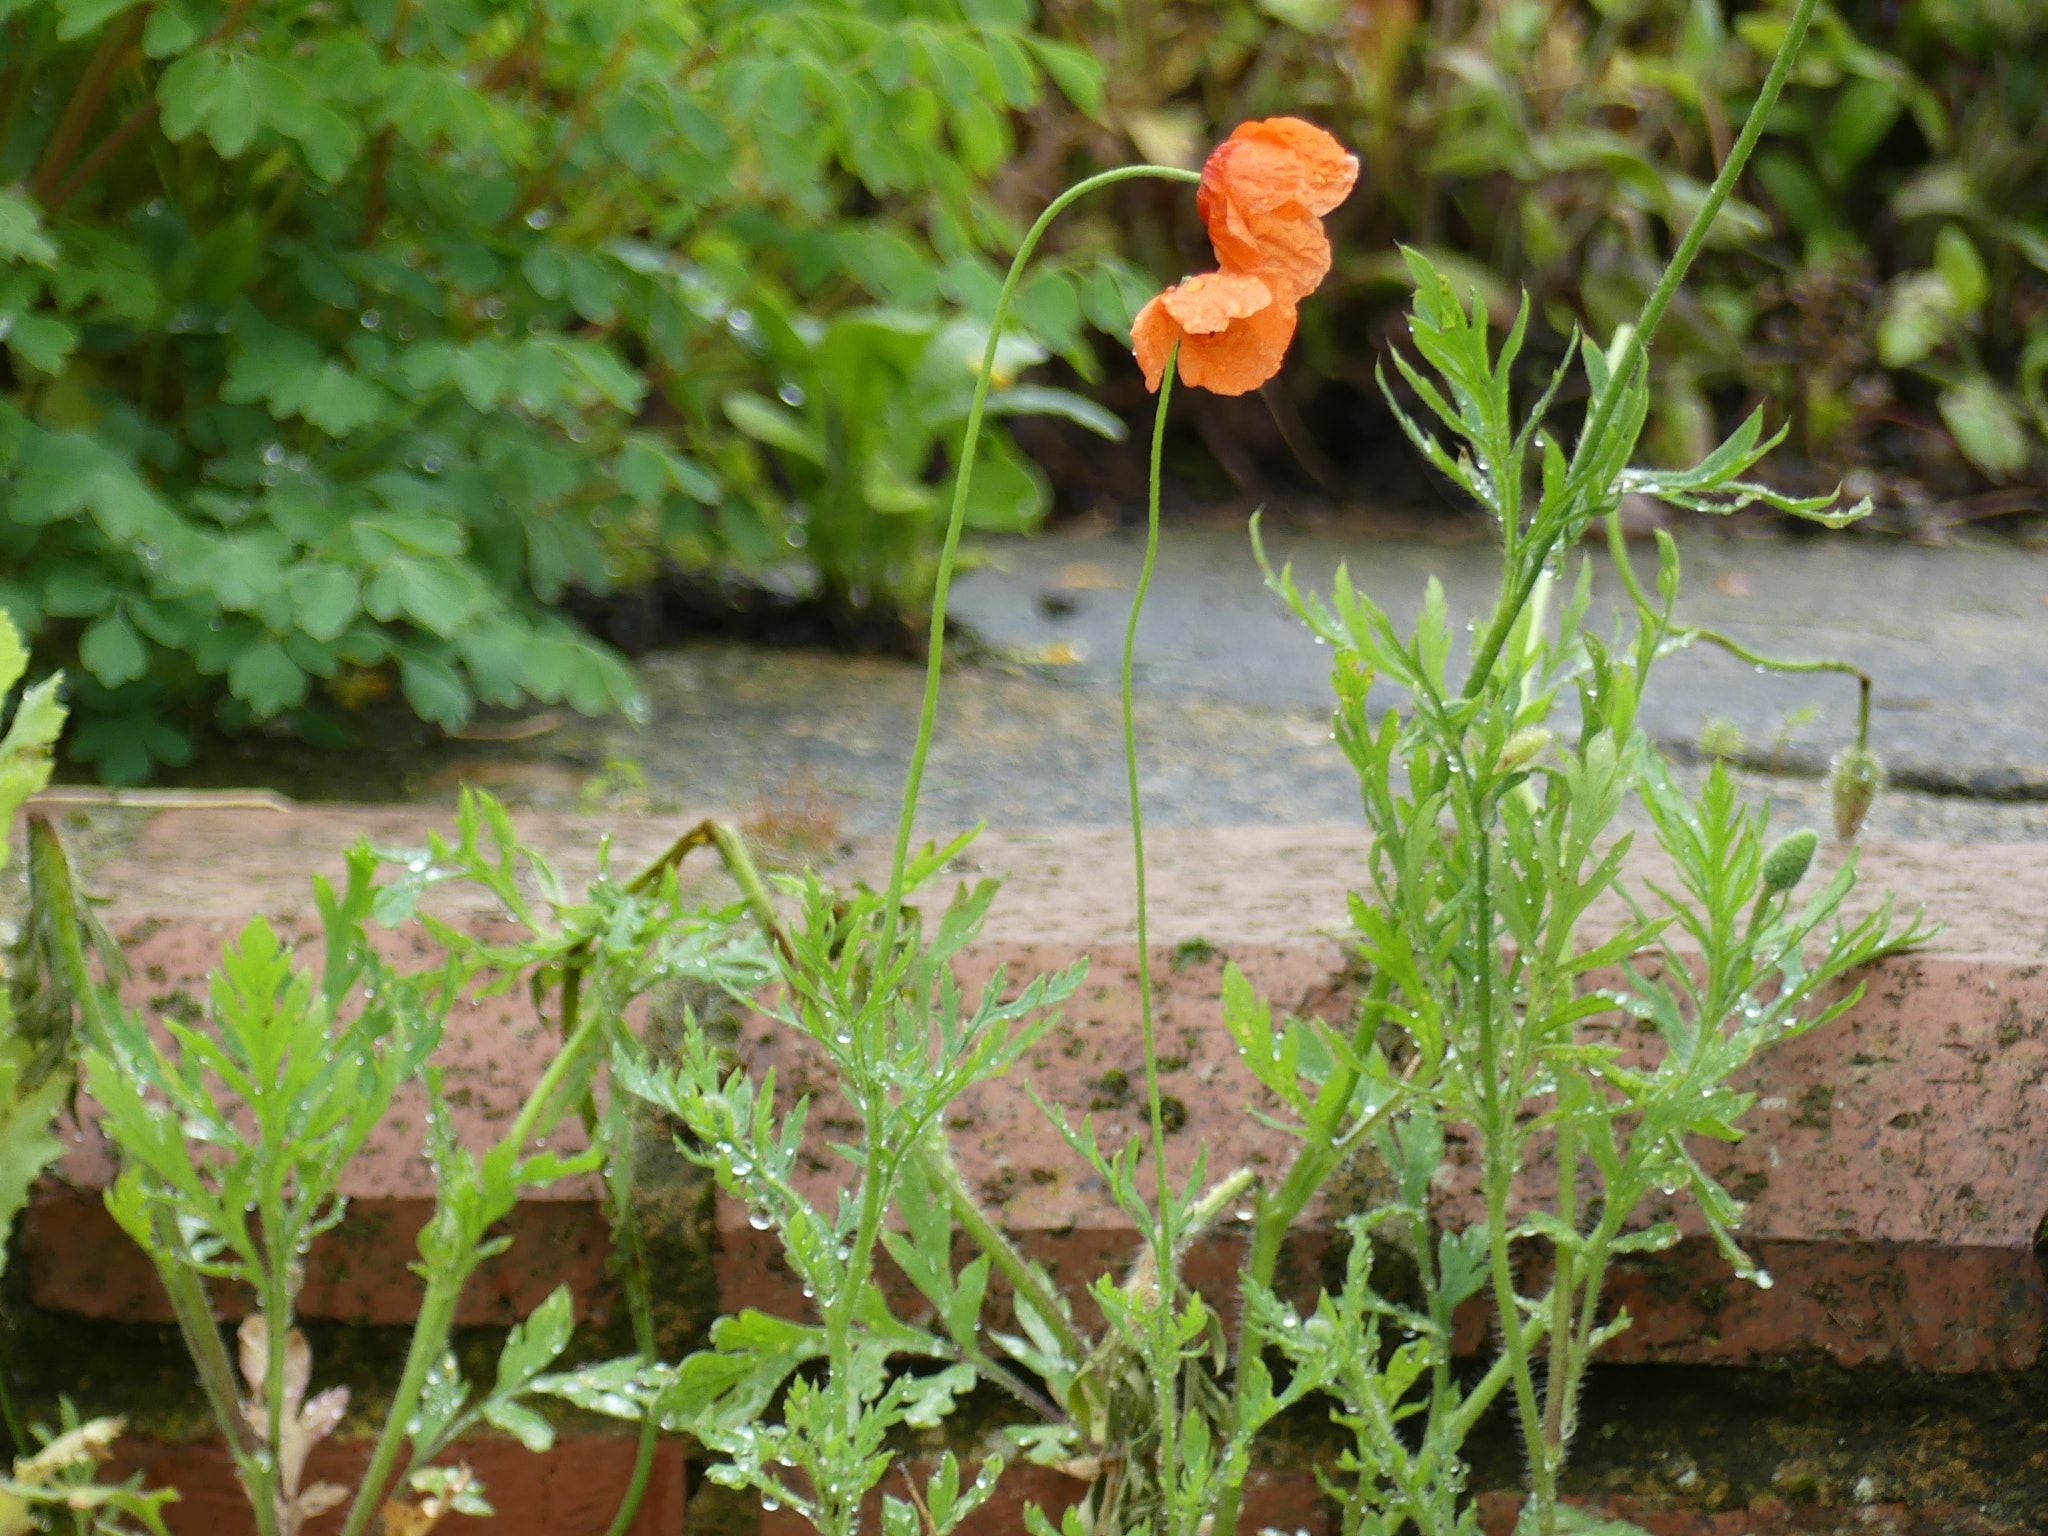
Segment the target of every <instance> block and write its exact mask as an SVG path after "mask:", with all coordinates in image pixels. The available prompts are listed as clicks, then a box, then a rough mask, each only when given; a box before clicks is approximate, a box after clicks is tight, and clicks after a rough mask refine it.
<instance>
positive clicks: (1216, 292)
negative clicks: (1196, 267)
mask: <svg viewBox="0 0 2048 1536" xmlns="http://www.w3.org/2000/svg"><path fill="white" fill-rule="evenodd" d="M1159 302H1160V303H1161V304H1163V305H1165V306H1166V312H1167V313H1168V314H1169V315H1171V316H1173V319H1174V323H1175V324H1176V325H1178V326H1179V327H1180V328H1181V329H1182V330H1183V331H1186V332H1187V333H1188V334H1189V335H1190V336H1214V335H1216V334H1218V333H1219V332H1222V331H1225V330H1228V329H1229V327H1230V325H1231V322H1232V321H1236V320H1242V319H1244V318H1246V317H1247V316H1249V315H1256V314H1258V313H1259V312H1260V311H1261V310H1263V309H1267V308H1269V307H1271V305H1272V303H1273V290H1272V289H1271V288H1269V287H1268V286H1267V285H1266V283H1265V282H1264V281H1263V280H1262V279H1260V278H1259V277H1256V276H1254V275H1253V274H1251V273H1248V272H1204V273H1202V274H1201V275H1200V276H1198V277H1190V278H1187V279H1185V280H1184V281H1182V282H1180V283H1177V284H1175V285H1174V286H1173V287H1171V288H1169V289H1167V290H1166V292H1164V293H1162V294H1161V295H1160V296H1159Z"/></svg>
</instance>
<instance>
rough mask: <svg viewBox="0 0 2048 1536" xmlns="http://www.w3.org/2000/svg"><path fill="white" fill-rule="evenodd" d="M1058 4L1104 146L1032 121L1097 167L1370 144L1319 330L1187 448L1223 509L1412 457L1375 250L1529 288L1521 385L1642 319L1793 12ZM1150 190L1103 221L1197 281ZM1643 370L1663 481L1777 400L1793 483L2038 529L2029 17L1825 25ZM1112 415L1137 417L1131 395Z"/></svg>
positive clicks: (1250, 0) (2042, 204)
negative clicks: (1232, 484) (1251, 136)
mask: <svg viewBox="0 0 2048 1536" xmlns="http://www.w3.org/2000/svg"><path fill="white" fill-rule="evenodd" d="M1055 3H1056V15H1057V20H1056V22H1052V23H1049V25H1050V26H1054V27H1055V28H1056V29H1058V30H1061V31H1062V34H1063V35H1066V36H1070V37H1072V38H1075V39H1076V40H1085V41H1086V42H1088V43H1089V45H1090V46H1091V47H1092V48H1094V49H1095V50H1096V51H1097V52H1098V53H1099V54H1100V56H1101V57H1102V58H1103V60H1104V64H1105V74H1106V78H1107V79H1108V80H1109V81H1110V88H1109V102H1108V107H1107V110H1106V112H1105V117H1106V118H1107V121H1108V126H1107V127H1104V126H1099V125H1096V124H1092V123H1089V122H1087V121H1085V120H1083V119H1081V118H1080V117H1079V116H1077V115H1076V114H1073V113H1071V112H1061V111H1059V110H1057V109H1056V108H1052V107H1047V108H1044V109H1041V111H1040V113H1039V127H1038V133H1039V135H1040V136H1041V138H1042V139H1044V140H1045V141H1047V142H1059V143H1063V144H1065V145H1066V146H1067V147H1068V148H1070V149H1072V150H1075V151H1077V152H1079V153H1081V154H1083V155H1085V156H1086V157H1087V158H1089V159H1091V160H1094V161H1099V162H1100V163H1104V164H1112V163H1118V162H1120V161H1122V160H1123V159H1126V158H1128V156H1129V149H1130V147H1131V146H1135V147H1136V148H1137V149H1138V150H1139V151H1141V152H1142V153H1144V154H1145V155H1147V156H1148V157H1149V158H1153V159H1157V160H1162V161H1165V162H1168V163H1175V164H1184V165H1192V164H1195V163H1198V162H1199V160H1200V157H1201V155H1202V154H1203V153H1205V152H1206V149H1207V146H1208V145H1209V144H1210V143H1212V142H1214V141H1215V140H1217V139H1219V138H1221V137H1222V135H1223V134H1224V133H1226V132H1227V131H1228V130H1229V128H1230V126H1231V125H1232V124H1234V123H1236V122H1239V121H1241V120H1243V119H1247V118H1253V117H1259V116H1262V115H1266V114H1270V113H1274V112H1282V111H1285V112H1293V113H1299V114H1301V115H1304V116H1308V117H1311V118H1313V119H1315V120H1317V121H1319V122H1322V123H1324V124H1325V125H1326V126H1328V127H1329V128H1331V129H1332V130H1333V131H1334V132H1336V133H1337V134H1338V135H1339V136H1340V137H1341V138H1343V139H1344V140H1345V142H1346V143H1349V144H1353V145H1356V146H1357V147H1358V151H1359V154H1360V156H1361V158H1362V159H1363V161H1364V162H1365V172H1364V175H1363V176H1362V177H1361V179H1360V182H1359V189H1358V192H1357V193H1356V194H1355V195H1354V196H1353V197H1352V198H1351V199H1350V201H1349V202H1348V203H1347V204H1346V205H1345V207H1344V209H1343V210H1342V211H1341V212H1340V213H1339V214H1338V215H1337V217H1336V220H1335V221H1334V225H1333V229H1332V234H1333V237H1334V238H1335V240H1336V243H1337V246H1338V264H1337V268H1336V270H1335V272H1334V273H1333V274H1332V277H1331V280H1330V282H1329V283H1328V284H1326V285H1325V287H1324V289H1323V294H1324V296H1325V298H1326V299H1327V300H1328V302H1327V303H1326V304H1324V305H1322V306H1320V315H1319V316H1318V317H1306V324H1305V338H1304V340H1305V345H1304V346H1303V347H1302V348H1301V349H1299V353H1298V359H1297V361H1296V363H1295V364H1294V366H1293V367H1292V368H1291V370H1290V372H1289V374H1288V375H1287V377H1286V378H1285V379H1284V380H1283V381H1281V382H1280V383H1279V384H1276V385H1274V386H1271V387H1269V389H1268V390H1267V392H1266V398H1265V399H1264V400H1263V401H1246V402H1241V403H1239V404H1238V405H1236V406H1234V407H1233V406H1231V405H1229V404H1227V403H1225V402H1220V401H1218V402H1205V403H1204V407H1203V408H1204V409H1205V410H1206V411H1207V412H1208V413H1209V415H1210V420H1208V421H1206V422H1204V423H1203V433H1202V435H1203V438H1204V440H1205V442H1207V444H1208V445H1209V447H1210V448H1211V449H1212V452H1213V454H1214V457H1215V458H1216V459H1217V461H1218V462H1219V464H1220V466H1221V467H1222V469H1223V470H1224V471H1225V473H1226V474H1227V475H1229V476H1231V477H1232V478H1235V479H1237V480H1239V482H1240V484H1241V486H1243V487H1244V488H1251V487H1250V486H1249V485H1246V484H1245V482H1247V481H1249V480H1255V479H1257V478H1258V477H1260V476H1261V475H1262V474H1264V473H1266V472H1269V471H1270V472H1275V473H1282V474H1285V475H1287V476H1291V477H1292V478H1294V479H1296V480H1297V481H1300V480H1303V479H1308V480H1316V479H1320V480H1324V481H1326V482H1328V486H1329V488H1330V489H1332V490H1338V491H1340V492H1341V489H1342V484H1341V482H1342V480H1343V478H1344V476H1343V474H1342V471H1343V470H1344V469H1345V468H1347V467H1350V465H1349V464H1348V463H1347V462H1344V461H1343V460H1342V455H1341V451H1340V445H1343V444H1353V445H1356V446H1355V447H1353V448H1352V449H1351V452H1352V453H1353V454H1355V455H1357V456H1358V457H1359V458H1360V459H1363V458H1370V459H1371V460H1372V462H1373V463H1374V464H1375V465H1378V463H1379V461H1380V460H1381V459H1382V458H1384V457H1386V456H1388V455H1390V454H1398V451H1399V450H1398V447H1397V446H1396V445H1395V444H1394V442H1393V435H1392V432H1391V423H1390V420H1389V418H1387V417H1386V415H1385V413H1384V411H1383V410H1382V409H1381V407H1380V405H1379V402H1378V401H1377V399H1376V396H1375V392H1374V391H1373V390H1372V389H1371V387H1370V385H1371V378H1370V376H1371V373H1372V370H1373V368H1374V366H1375V363H1376V360H1377V358H1378V356H1379V354H1380V352H1381V349H1382V344H1383V343H1386V342H1390V341H1391V340H1393V339H1394V337H1395V336H1397V335H1398V334H1399V331H1398V318H1399V308H1400V305H1401V304H1402V303H1403V302H1404V301H1405V298H1406V294H1407V286H1408V279H1407V273H1406V271H1405V269H1404V268H1403V267H1402V266H1401V264H1400V262H1399V261H1398V259H1397V258H1396V257H1395V255H1394V252H1393V243H1394V241H1396V240H1403V241H1406V242H1408V243H1410V244H1412V245H1415V246H1417V247H1418V248H1420V249H1422V250H1424V251H1426V252H1427V253H1428V254H1429V256H1430V258H1431V260H1432V261H1434V262H1436V263H1437V264H1438V265H1439V267H1440V268H1441V269H1442V270H1443V271H1445V272H1447V273H1449V274H1451V275H1452V276H1453V277H1454V279H1455V281H1456V282H1458V283H1459V285H1460V286H1461V287H1465V286H1476V287H1477V288H1478V289H1479V291H1480V292H1481V293H1483V294H1484V295H1485V296H1486V298H1487V300H1488V303H1489V306H1490V307H1491V308H1492V309H1493V310H1494V311H1495V318H1496V320H1497V321H1505V320H1506V319H1507V318H1508V317H1509V315H1510V314H1511V312H1512V300H1513V296H1514V294H1515V292H1516V290H1517V289H1519V288H1526V289H1527V290H1528V291H1529V292H1530V294H1531V296H1532V298H1533V299H1534V303H1535V318H1536V320H1537V321H1538V322H1539V323H1537V324H1536V325H1534V326H1533V327H1532V336H1531V344H1530V347H1529V349H1528V351H1527V353H1526V354H1525V357H1524V367H1525V369H1526V370H1527V373H1528V377H1529V378H1531V379H1534V378H1536V377H1539V376H1547V373H1548V370H1549V369H1550V368H1551V367H1553V366H1554V365H1555V363H1556V361H1557V359H1558V358H1559V357H1560V356H1561V355H1562V352H1563V349H1564V346H1565V340H1566V338H1567V337H1568V336H1569V335H1570V332H1571V328H1572V326H1573V325H1574V324H1578V325H1580V326H1582V327H1584V328H1585V329H1587V330H1588V331H1589V332H1590V333H1591V334H1592V335H1594V336H1596V337H1600V338H1606V337H1608V336H1611V335H1612V334H1613V331H1614V327H1615V326H1616V325H1617V324H1618V323H1619V322H1620V321H1622V320H1623V319H1625V318H1627V317H1628V316H1629V315H1631V314H1633V313H1634V312H1635V309H1636V307H1637V306H1638V305H1639V304H1640V303H1641V301H1642V298H1643V296H1644V295H1645V294H1646V293H1647V291H1648V289H1649V287H1650V285H1651V283H1652V282H1653V281H1654V279H1655V276H1656V273H1657V271H1658V270H1659V269H1660V268H1661V265H1662V263H1663V260H1664V257H1665V255H1666V254H1667V253H1668V251H1669V249H1670V247H1671V246H1672V244H1674V243H1675V241H1676V238H1677V237H1678V235H1680V234H1681V233H1682V232H1683V230H1684V228H1685V227H1686V225H1687V224H1688V223H1689V221H1690V219H1691V217H1692V215H1693V212H1694V210H1695V209H1697V207H1698V206H1699V203H1700V200H1701V198H1702V196H1703V195H1704V192H1705V188H1706V184H1707V183H1708V182H1709V181H1710V180H1711V179H1712V177H1713V174H1714V171H1715V169H1716V168H1717V166H1718V165H1719V163H1720V161H1721V158H1722V157H1723V156H1724V155H1725V154H1726V152H1727V149H1728V146H1729V143H1730V140H1731V137H1732V132H1733V130H1732V128H1731V126H1730V125H1731V124H1735V123H1739V122H1741V120H1742V118H1743V115H1744V112H1745V110H1746V108H1747V106H1748V104H1749V102H1750V101H1751V100H1753V99H1754V97H1755V95H1756V91H1757V88H1758V85H1759V83H1760V81H1761V79H1762V76H1763V74H1764V71H1765V67H1766V65H1767V64H1768V61H1769V58H1770V55H1771V53H1772V51H1773V50H1774V48H1775V46H1776V43H1777V40H1778V39H1779V37H1781V36H1782V35H1783V31H1784V25H1785V15H1786V14H1787V12H1788V9H1789V8H1788V7H1785V6H1782V5H1779V4H1776V3H1774V0H1766V3H1763V4H1754V5H1752V4H1744V3H1729V0H1548V3H1545V0H1483V3H1482V0H1222V3H1218V4H1206V3H1204V4H1186V3H1179V0H1115V3H1097V0H1055ZM1045 158H1046V156H1045V154H1044V153H1043V151H1041V152H1040V153H1039V155H1038V159H1040V160H1041V161H1042V160H1044V159H1045ZM1048 180H1050V178H1048ZM1141 196H1142V197H1145V198H1149V197H1150V194H1149V193H1148V194H1135V193H1134V194H1132V195H1131V197H1130V198H1129V199H1128V200H1127V205H1126V207H1125V209H1123V210H1122V211H1121V213H1120V215H1118V216H1115V222H1118V223H1121V224H1122V225H1124V226H1126V227H1129V228H1130V233H1129V235H1128V245H1129V249H1130V252H1131V254H1133V255H1134V256H1137V257H1139V258H1140V259H1142V260H1144V261H1145V262H1146V263H1147V264H1148V265H1150V266H1151V267H1152V268H1154V269H1155V270H1156V271H1158V272H1160V273H1161V274H1163V275H1169V276H1170V275H1175V274H1177V273H1178V272H1179V271H1180V270H1182V269H1187V270H1192V269H1193V268H1194V267H1195V266H1197V265H1199V264H1200V263H1199V261H1198V260H1197V259H1196V258H1197V256H1198V254H1199V251H1200V231H1199V228H1198V227H1197V226H1196V224H1195V223H1194V221H1193V220H1192V219H1190V218H1188V217H1187V216H1186V213H1185V210H1180V211H1179V213H1178V215H1177V216H1176V213H1175V212H1174V211H1172V210H1173V209H1174V206H1175V205H1173V204H1172V203H1170V202H1168V201H1163V200H1162V201H1157V202H1153V201H1145V202H1142V203H1141V202H1140V201H1139V199H1140V197H1141ZM1658 353H1659V356H1658V360H1657V361H1658V377H1659V381H1660V382H1659V387H1658V396H1657V400H1656V403H1655V408H1654V411H1653V416H1652V421H1651V428H1650V432H1649V434H1648V436H1647V438H1646V440H1645V444H1644V451H1645V453H1646V455H1647V456H1648V457H1650V458H1651V459H1652V460H1653V461H1654V462H1657V463H1661V464H1666V465H1669V464H1678V463H1690V462H1693V461H1694V460H1695V459H1696V458H1697V457H1698V456H1699V455H1700V454H1701V453H1703V452H1704V451H1705V450H1706V449H1707V448H1708V447H1710V446H1711V445H1712V443H1713V442H1715V441H1717V440H1718V438H1719V435H1720V434H1721V433H1722V432H1725V431H1726V430H1727V429H1728V428H1729V427H1731V426H1732V425H1733V423H1734V422H1735V421H1736V420H1738V419H1740V417H1741V416H1743V415H1746V414H1747V412H1748V411H1749V410H1751V409H1753V408H1754V407H1755V406H1756V405H1758V404H1768V405H1769V407H1770V410H1771V414H1772V416H1773V418H1774V419H1776V420H1789V421H1790V422H1791V423H1792V425H1793V434H1792V439H1791V441H1790V444H1789V445H1788V446H1789V452H1787V453H1784V454H1781V455H1780V456H1779V457H1780V461H1781V462H1780V463H1779V464H1778V466H1777V469H1776V473H1777V474H1778V475H1779V476H1780V478H1781V479H1782V480H1785V481H1788V482H1794V483H1793V484H1788V486H1787V488H1788V489H1793V488H1798V489H1804V488H1807V487H1808V486H1811V487H1815V488H1824V487H1825V486H1826V485H1831V484H1833V483H1834V482H1835V481H1837V480H1838V479H1841V478H1843V477H1845V476H1847V477H1849V478H1850V479H1851V482H1852V485H1853V486H1854V488H1855V489H1856V490H1858V491H1859V492H1860V491H1863V490H1869V491H1872V492H1874V493H1876V495H1877V497H1878V500H1879V504H1880V508H1881V510H1882V511H1885V512H1887V513H1888V514H1889V516H1888V519H1887V520H1888V521H1890V522H1891V523H1892V524H1893V526H1898V525H1899V524H1900V523H1902V522H1903V523H1907V524H1912V523H1914V522H1916V521H1918V522H1919V523H1921V524H1923V525H1924V523H1925V522H1927V521H1929V520H1940V518H1941V517H1951V518H1952V517H1956V516H1971V515H1985V514H1988V513H1992V512H1997V511H2023V510H2027V509H2029V508H2035V507H2039V506H2041V505H2042V504H2043V498H2042V486H2043V484H2044V482H2048V393H2044V390H2043V385H2042V380H2043V377H2044V374H2048V9H2044V8H2043V7H2041V6H2040V5H2038V4H2034V3H2030V0H1982V3H1980V0H1847V3H1837V4H1834V5H1830V6H1824V7H1823V8H1822V12H1821V14H1820V16H1819V17H1818V18H1817V19H1816V22H1815V24H1814V29H1813V36H1812V38H1811V39H1810V40H1809V42H1808V44H1807V48H1806V52H1805V54H1804V56H1803V58H1802V60H1801V63H1800V67H1799V72H1798V74H1797V76H1796V77H1795V79H1794V81H1793V83H1792V85H1791V87H1790V88H1789V89H1788V90H1787V91H1786V93H1785V97H1784V99H1783V100H1782V101H1781V102H1780V104H1779V106H1778V109H1777V111H1776V112H1775V114H1774V115H1773V118H1772V122H1771V125H1770V132H1769V134H1768V136H1767V137H1766V138H1765V140H1764V144H1763V147H1762V148H1761V149H1760V151H1759V153H1758V156H1757V160H1756V163H1755V165H1754V167H1753V169H1752V170H1751V172H1750V174H1749V175H1748V177H1747V178H1746V180H1745V183H1744V188H1743V194H1742V199H1741V200H1740V201H1738V202H1737V203H1736V204H1734V205H1731V207H1730V208H1729V209H1728V211H1727V212H1726V213H1724V215H1723V217H1722V220H1721V223H1720V225H1719V226H1718V227H1717V229H1716V231H1715V235H1714V237H1713V239H1712V241H1711V242H1710V250H1709V252H1708V254H1707V257H1706V259H1704V260H1703V261H1702V263H1701V265H1700V268H1699V269H1698V271H1697V274H1696V277H1695V281H1694V285H1693V288H1692V291H1691V293H1690V294H1689V295H1688V297H1687V298H1686V299H1685V300H1684V301H1683V302H1682V303H1681V304H1680V306H1678V308H1676V309H1675V310H1674V312H1673V314H1672V316H1671V318H1670V323H1668V324H1667V325H1666V327H1665V330H1664V332H1663V334H1662V335H1661V336H1660V337H1659V341H1658ZM1117 403H1118V404H1119V405H1120V406H1132V407H1135V406H1136V404H1137V399H1136V396H1135V392H1134V387H1133V395H1132V398H1131V399H1130V400H1128V401H1119V402H1117ZM1304 423H1305V425H1304ZM1333 456H1334V457H1338V458H1339V460H1340V462H1338V463H1336V464H1334V465H1333V464H1332V463H1331V462H1330V460H1331V458H1332V457H1333ZM1352 462H1356V461H1355V460H1354V461H1352ZM1935 507H1939V508H1941V509H1942V511H1941V512H1940V513H1938V514H1937V513H1934V512H1930V511H1928V510H1927V509H1929V508H1935Z"/></svg>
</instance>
